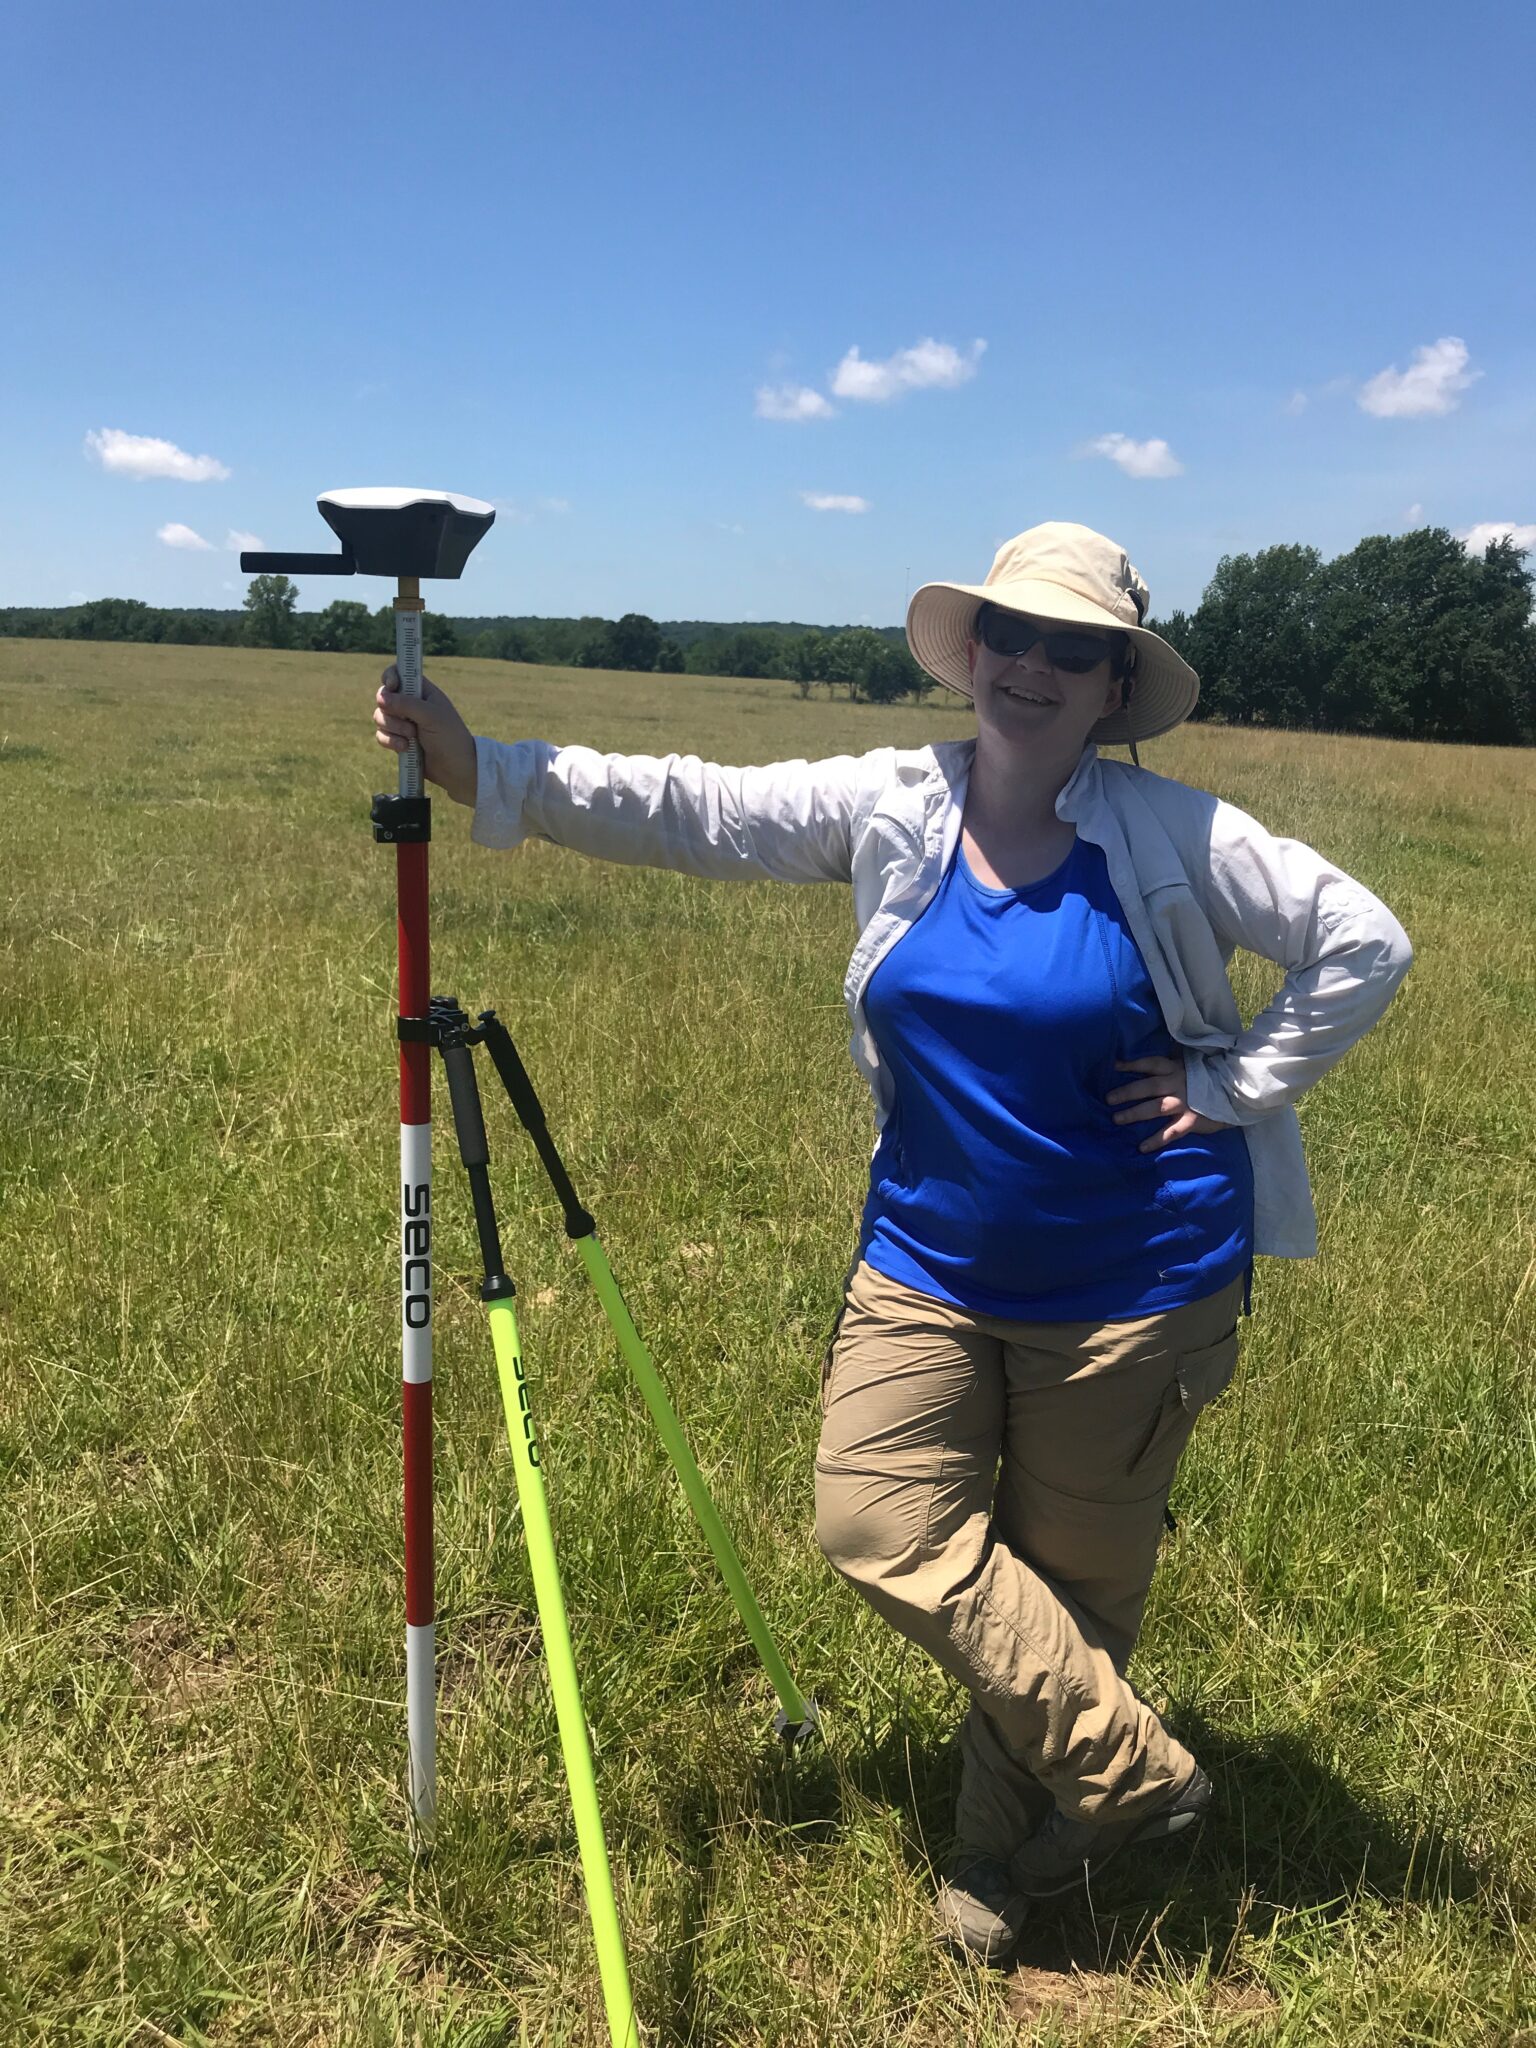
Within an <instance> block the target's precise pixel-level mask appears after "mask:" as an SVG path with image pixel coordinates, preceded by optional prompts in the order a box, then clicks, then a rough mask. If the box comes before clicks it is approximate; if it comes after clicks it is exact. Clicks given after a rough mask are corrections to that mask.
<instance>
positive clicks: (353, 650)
mask: <svg viewBox="0 0 1536 2048" xmlns="http://www.w3.org/2000/svg"><path fill="white" fill-rule="evenodd" d="M372 637H373V619H372V616H371V614H370V613H369V610H368V607H367V605H365V604H360V603H359V602H358V601H357V599H356V598H351V597H339V598H337V599H336V601H335V603H334V604H328V605H327V606H326V608H325V610H324V611H323V612H321V613H320V615H319V617H318V618H317V619H316V620H315V622H314V624H313V626H311V628H310V635H309V644H310V646H311V647H313V648H314V649H315V650H316V652H317V653H320V654H367V653H368V652H369V651H370V642H371V640H372Z"/></svg>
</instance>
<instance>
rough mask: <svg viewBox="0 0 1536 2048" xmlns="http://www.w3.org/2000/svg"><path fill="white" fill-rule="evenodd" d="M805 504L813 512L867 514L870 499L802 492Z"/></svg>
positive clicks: (829, 492)
mask: <svg viewBox="0 0 1536 2048" xmlns="http://www.w3.org/2000/svg"><path fill="white" fill-rule="evenodd" d="M800 496H801V498H802V499H803V500H804V502H805V503H806V504H807V505H809V506H810V508H811V510H812V511H813V512H867V511H868V510H869V500H868V498H853V497H848V496H846V495H844V494H841V493H839V492H836V491H802V492H801V493H800Z"/></svg>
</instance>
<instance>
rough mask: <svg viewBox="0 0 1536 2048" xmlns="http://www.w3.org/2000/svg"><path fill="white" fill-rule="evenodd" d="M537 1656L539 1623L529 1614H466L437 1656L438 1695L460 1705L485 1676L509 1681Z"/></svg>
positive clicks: (505, 1681) (483, 1682)
mask: <svg viewBox="0 0 1536 2048" xmlns="http://www.w3.org/2000/svg"><path fill="white" fill-rule="evenodd" d="M445 1633H446V1632H445ZM539 1655H540V1637H539V1630H538V1624H537V1623H536V1622H535V1620H534V1619H533V1617H532V1615H527V1614H522V1613H518V1612H513V1611H508V1612H504V1613H503V1612H493V1613H489V1614H473V1615H466V1616H465V1617H464V1619H463V1620H462V1621H456V1622H455V1623H454V1625H453V1632H452V1634H451V1636H449V1638H448V1643H447V1647H446V1648H445V1650H444V1652H443V1654H442V1656H441V1657H440V1658H439V1659H438V1665H437V1690H438V1698H439V1699H440V1700H441V1701H442V1702H443V1703H444V1704H445V1705H447V1704H449V1703H450V1702H452V1703H453V1704H462V1703H463V1700H464V1696H465V1695H466V1694H467V1693H469V1692H472V1691H473V1690H474V1689H475V1688H477V1687H483V1686H484V1685H485V1682H486V1680H487V1679H488V1678H494V1679H497V1680H499V1681H501V1682H502V1683H503V1684H511V1683H512V1682H513V1681H514V1680H515V1679H516V1677H517V1675H518V1674H519V1672H521V1671H522V1670H524V1669H525V1667H526V1666H527V1665H528V1664H529V1662H530V1661H531V1660H536V1659H537V1658H538V1657H539Z"/></svg>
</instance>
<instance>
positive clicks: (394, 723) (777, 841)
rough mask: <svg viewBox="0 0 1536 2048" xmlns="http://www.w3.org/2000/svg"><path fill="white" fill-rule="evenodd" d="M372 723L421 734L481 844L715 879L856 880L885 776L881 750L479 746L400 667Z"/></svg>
mask: <svg viewBox="0 0 1536 2048" xmlns="http://www.w3.org/2000/svg"><path fill="white" fill-rule="evenodd" d="M374 725H375V727H376V729H377V733H378V737H379V739H380V741H381V743H382V744H383V745H385V746H388V747H390V748H392V749H393V750H395V751H398V750H399V749H400V747H402V746H404V745H407V744H409V741H410V738H411V737H412V736H413V735H414V736H415V737H416V738H417V739H418V741H419V743H420V745H421V747H422V751H423V757H424V761H425V768H426V774H427V777H428V779H429V780H430V781H432V782H435V783H437V784H438V785H439V787H441V788H442V789H444V790H445V791H446V792H447V794H448V795H449V796H451V797H452V798H453V799H454V800H455V801H456V802H458V803H466V804H468V803H472V804H473V805H474V810H475V816H474V823H473V826H472V828H471V830H472V836H473V837H474V839H475V840H476V841H477V843H478V844H480V845H482V846H494V847H511V846H517V845H519V844H520V843H521V842H522V841H523V840H524V839H545V840H549V841H551V842H552V843H553V844H554V845H556V846H568V847H570V848H572V849H573V850H574V851H576V852H578V853H584V854H588V855H590V856H591V857H593V858H594V859H598V860H609V861H618V862H621V863H623V864H624V865H626V866H631V867H659V868H669V869H672V870H674V871H675V872H678V873H682V874H690V875H701V876H706V877H710V878H713V879H718V880H750V879H766V880H773V881H786V882H847V881H849V880H850V879H851V876H852V848H853V834H854V826H855V819H856V816H857V815H858V813H859V811H860V808H861V806H865V805H867V803H868V802H869V801H870V799H871V797H872V794H873V792H874V790H875V789H876V788H877V787H878V785H879V783H880V781H881V779H882V777H881V774H880V772H879V771H880V765H881V757H880V756H878V755H877V756H868V755H866V756H863V757H857V756H853V755H838V756H836V757H834V758H832V759H830V760H824V761H815V762H810V761H779V762H775V763H773V764H771V765H769V766H766V767H755V768H728V767H721V766H718V765H717V764H715V763H713V762H708V761H701V760H699V759H697V758H696V757H695V756H693V755H681V754H669V755H667V756H665V757H663V758H655V757H652V756H650V755H644V754H603V753H599V752H597V751H596V750H595V749H594V748H591V747H556V746H552V745H550V744H549V742H547V741H545V740H521V741H518V742H516V743H514V744H511V745H508V744H506V743H504V742H502V741H500V740H492V739H486V738H483V737H480V738H476V737H472V736H471V735H470V733H469V730H468V727H467V726H465V724H464V722H463V720H462V719H461V718H460V717H459V714H458V712H457V711H456V710H455V709H454V707H453V705H452V703H451V701H450V700H449V698H448V697H447V695H446V694H445V693H444V692H443V691H442V690H440V689H438V688H437V686H436V685H435V684H431V683H427V684H425V686H424V691H423V695H422V697H421V698H420V699H413V698H404V697H401V696H400V694H399V690H398V684H397V682H396V679H395V671H394V669H393V668H392V667H391V668H389V669H386V671H385V674H384V683H383V687H381V689H380V691H379V694H378V702H377V707H376V709H375V712H374ZM889 753H890V750H889V749H886V750H885V756H886V758H887V760H888V758H889Z"/></svg>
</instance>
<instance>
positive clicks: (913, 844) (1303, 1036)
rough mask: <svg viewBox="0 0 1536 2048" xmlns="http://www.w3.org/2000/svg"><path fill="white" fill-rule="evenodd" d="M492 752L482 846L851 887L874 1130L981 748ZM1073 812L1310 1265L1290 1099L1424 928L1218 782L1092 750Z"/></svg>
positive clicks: (851, 996) (1348, 1041)
mask: <svg viewBox="0 0 1536 2048" xmlns="http://www.w3.org/2000/svg"><path fill="white" fill-rule="evenodd" d="M475 748H476V756H477V765H478V775H479V780H478V789H477V796H476V803H475V815H474V823H473V827H472V836H473V837H474V839H475V840H476V841H477V842H478V843H479V844H481V845H482V846H496V847H510V846H516V845H517V844H518V843H519V842H520V841H521V840H523V839H526V838H530V837H532V838H538V839H546V840H550V841H552V842H553V843H554V844H555V845H557V846H568V847H572V848H574V849H575V850H576V851H577V852H579V853H585V854H590V855H593V856H595V857H596V858H598V859H601V860H611V861H619V862H623V863H625V864H627V865H629V866H636V867H658V868H669V869H672V870H675V871H677V872H680V873H683V874H690V875H700V876H704V877H707V878H710V879H715V880H728V879H738V880H742V879H745V880H752V879H766V880H774V881H784V882H843V883H849V884H851V885H852V889H853V907H854V915H855V918H856V920H857V923H858V928H859V936H858V940H857V942H856V944H855V946H854V949H853V957H852V959H851V960H850V962H849V965H848V973H847V977H846V980H845V982H844V991H843V992H844V996H845V998H846V1000H847V1004H848V1014H849V1019H850V1023H851V1025H852V1043H851V1051H852V1054H853V1060H854V1064H855V1065H856V1066H857V1067H858V1069H859V1071H860V1072H861V1073H862V1074H863V1076H864V1078H865V1080H866V1081H867V1082H868V1084H869V1087H870V1091H871V1094H872V1095H873V1097H874V1106H875V1123H876V1128H877V1130H878V1128H879V1127H880V1126H881V1125H882V1124H883V1123H884V1121H885V1118H886V1116H887V1115H888V1114H889V1112H890V1108H891V1101H892V1094H891V1082H890V1076H889V1073H888V1072H887V1070H886V1068H885V1067H884V1065H883V1063H882V1061H881V1058H880V1053H879V1048H878V1047H877V1046H876V1044H875V1041H874V1037H873V1035H872V1033H871V1031H870V1028H869V1022H868V1018H867V1017H866V1015H865V1011H864V991H865V989H866V988H867V987H868V984H869V978H870V976H871V974H872V973H873V972H874V970H875V968H876V967H877V966H878V965H879V963H880V961H881V960H882V959H883V958H884V957H885V955H886V954H887V953H888V952H889V951H890V949H891V947H892V946H893V945H895V943H896V941H897V940H898V939H899V938H900V937H901V936H902V934H903V933H904V932H905V931H907V930H908V929H909V928H910V927H911V926H912V924H913V923H915V921H916V920H917V919H918V918H919V917H920V916H921V915H922V913H923V911H924V909H925V908H926V907H927V905H928V904H929V902H931V900H932V898H933V895H934V892H935V891H936V890H937V888H938V885H939V881H940V878H941V877H942V875H943V873H944V870H945V868H946V866H947V865H948V863H949V861H950V860H951V859H952V858H953V856H954V851H955V847H956V844H957V842H958V840H959V837H960V822H961V815H962V812H963V810H964V805H965V791H966V784H967V781H968V778H969V775H970V770H971V763H972V760H973V759H974V756H975V742H974V741H973V740H955V741H946V742H943V743H941V744H939V745H936V746H930V747H916V748H895V747H879V748H876V749H875V750H874V752H872V753H868V754H863V755H858V756H853V755H839V756H837V757H835V758H833V759H830V760H825V761H814V762H808V761H779V762H775V763H773V764H772V765H771V766H767V767H759V768H726V767H719V766H716V765H714V764H712V763H710V762H706V761H700V760H698V759H696V758H694V757H693V756H691V755H687V756H685V755H677V754H673V755H669V756H667V757H666V758H665V759H653V758H651V757H649V756H645V755H622V754H600V753H597V752H595V751H594V750H593V749H591V748H589V747H554V746H551V745H549V744H548V743H547V742H546V741H543V740H525V741H522V742H519V743H518V744H516V745H512V746H508V745H505V744H503V743H502V742H500V741H497V740H489V739H483V738H481V739H477V740H476V742H475ZM1056 814H1057V816H1058V817H1059V818H1062V819H1064V820H1067V821H1069V822H1070V823H1072V824H1073V825H1075V826H1076V828H1077V831H1078V832H1079V833H1080V834H1081V836H1082V837H1083V838H1084V839H1089V840H1092V841H1093V843H1094V844H1095V845H1097V846H1100V847H1102V848H1103V851H1104V856H1105V861H1106V863H1107V866H1108V869H1109V877H1110V881H1111V882H1112V883H1113V885H1114V889H1115V893H1116V895H1117V896H1118V898H1119V900H1120V903H1121V905H1122V906H1123V908H1124V911H1125V915H1126V919H1127V922H1128V923H1129V925H1130V928H1131V932H1132V934H1133V936H1134V937H1135V940H1136V943H1137V945H1138V946H1139V947H1140V949H1141V953H1142V957H1143V959H1144V960H1145V961H1146V965H1147V972H1148V974H1149V975H1150V977H1151V980H1152V986H1153V988H1154V989H1155V990H1156V993H1157V998H1158V1002H1159V1004H1160V1006H1161V1008H1162V1012H1163V1018H1164V1021H1165V1022H1166V1024H1167V1026H1168V1030H1169V1032H1170V1033H1171V1035H1172V1036H1173V1038H1174V1039H1175V1040H1176V1041H1177V1042H1178V1044H1179V1045H1180V1046H1181V1047H1182V1048H1183V1052H1184V1065H1185V1075H1186V1091H1185V1099H1186V1100H1187V1102H1188V1103H1189V1106H1190V1108H1191V1109H1193V1110H1196V1111H1198V1112H1199V1114H1201V1115H1202V1116H1207V1117H1210V1118H1212V1119H1214V1120H1215V1121H1216V1122H1219V1123H1225V1124H1240V1125H1241V1126H1242V1127H1243V1130H1244V1133H1245V1136H1246V1138H1247V1141H1248V1150H1249V1155H1250V1157H1251V1159H1252V1161H1253V1177H1254V1248H1255V1250H1256V1251H1258V1252H1260V1253H1268V1254H1270V1255H1273V1256H1277V1257H1281V1258H1309V1257H1310V1256H1311V1255H1312V1254H1313V1253H1314V1252H1315V1251H1316V1249H1317V1219H1316V1215H1315V1212H1314V1210H1313V1206H1312V1192H1311V1186H1310V1183H1309V1181H1308V1177H1307V1167H1306V1159H1305V1156H1304V1154H1303V1151H1302V1144H1301V1129H1300V1125H1299V1124H1298V1122H1297V1119H1296V1111H1295V1108H1294V1104H1295V1102H1296V1100H1297V1098H1298V1097H1299V1096H1300V1095H1302V1094H1303V1093H1304V1092H1305V1091H1306V1090H1307V1089H1308V1088H1310V1087H1311V1086H1312V1084H1313V1083H1314V1082H1315V1081H1318V1080H1320V1079H1321V1078H1322V1076H1323V1075H1324V1074H1325V1073H1327V1071H1328V1069H1329V1068H1330V1067H1331V1066H1333V1065H1334V1064H1335V1062H1336V1061H1338V1060H1339V1059H1341V1058H1342V1057H1343V1055H1344V1054H1345V1053H1346V1052H1347V1051H1348V1050H1349V1048H1350V1047H1351V1046H1352V1045H1353V1044H1355V1042H1356V1041H1357V1040H1358V1039H1360V1038H1362V1037H1363V1036H1364V1035H1365V1033H1366V1032H1367V1031H1368V1030H1369V1029H1370V1028H1371V1026H1372V1025H1373V1024H1374V1023H1375V1022H1376V1021H1377V1019H1378V1018H1379V1017H1380V1016H1381V1014H1382V1012H1383V1011H1384V1010H1385V1009H1386V1006H1387V1004H1388V1002H1389V1001H1390V1000H1391V998H1392V994H1393V991H1394V990H1395V989H1396V987H1397V985H1398V983H1399V982H1400V981H1401V980H1402V978H1403V976H1404V975H1405V974H1406V973H1407V971H1408V967H1409V963H1410V961H1411V959H1412V957H1413V949H1412V947H1411V946H1410V944H1409V941H1408V935H1407V933H1406V932H1405V931H1404V930H1403V928H1402V926H1401V925H1400V924H1399V923H1398V921H1397V919H1396V918H1395V917H1394V916H1393V915H1392V913H1391V911H1390V910H1388V908H1387V907H1386V905H1385V904H1384V903H1382V902H1381V901H1380V900H1379V899H1378V898H1377V897H1375V896H1373V895H1372V894H1371V892H1370V890H1369V889H1367V888H1365V887H1364V886H1363V885H1362V884H1361V883H1359V882H1357V881H1355V880H1353V879H1352V877H1350V876H1349V875H1346V874H1345V873H1343V871H1342V870H1341V869H1339V868H1336V867H1335V866H1334V865H1333V864H1332V862H1330V861H1327V860H1324V859H1323V857H1322V855H1321V854H1319V853H1315V852H1314V851H1313V849H1312V848H1311V847H1309V846H1305V845H1303V844H1302V843H1301V841H1300V840H1296V839H1277V838H1275V837H1274V836H1273V835H1272V834H1271V833H1269V832H1267V831H1266V830H1265V829H1264V827H1263V826H1262V825H1260V824H1259V823H1258V822H1257V821H1256V820H1255V819H1253V818H1250V817H1249V816H1248V815H1247V813H1246V812H1244V811H1240V810H1238V809H1237V808H1236V807H1235V806H1234V805H1232V804H1229V803H1224V802H1223V801H1222V800H1221V799H1220V798H1219V797H1215V796H1212V795H1210V794H1209V793H1208V792H1207V791H1205V790H1202V789H1193V788H1190V787H1189V786H1188V785H1187V784H1185V783H1182V782H1175V781H1172V780H1170V779H1169V778H1168V777H1166V776H1162V775H1154V774H1152V773H1151V772H1150V770H1148V769H1145V768H1136V767H1132V766H1130V765H1129V764H1128V763H1125V762H1121V761H1115V760H1101V759H1100V758H1099V754H1098V749H1097V748H1096V747H1094V746H1092V745H1089V746H1087V747H1085V748H1084V749H1083V754H1082V758H1081V760H1080V761H1079V762H1078V765H1077V767H1076V769H1075V770H1074V771H1073V773H1072V776H1071V778H1070V779H1069V780H1068V782H1067V783H1066V784H1065V786H1064V787H1063V788H1062V790H1061V791H1060V793H1059V794H1058V796H1057V799H1056ZM1239 946H1242V947H1245V948H1247V950H1248V951H1250V952H1253V953H1257V954H1259V955H1261V956H1262V957H1263V958H1264V959H1266V960H1271V961H1273V962H1274V963H1275V964H1276V965H1277V966H1279V967H1281V968H1283V969H1284V972H1285V981H1284V984H1283V986H1282V987H1281V988H1280V990H1279V991H1278V993H1277V994H1276V996H1275V998H1274V1000H1273V1001H1272V1002H1271V1003H1269V1004H1268V1005H1267V1007H1266V1008H1265V1009H1264V1010H1263V1011H1262V1012H1261V1013H1260V1014H1259V1015H1258V1016H1256V1017H1255V1018H1254V1020H1253V1022H1252V1023H1251V1024H1250V1025H1249V1026H1248V1027H1247V1029H1246V1030H1245V1029H1244V1027H1243V1022H1242V1017H1241V1014H1240V1012H1239V1010H1238V1007H1237V1003H1236V1000H1235V998H1234V996H1233V994H1232V986H1231V983H1230V981H1229V980H1228V978H1227V962H1228V961H1229V960H1230V959H1231V957H1232V954H1233V952H1234V950H1235V949H1236V948H1237V947H1239Z"/></svg>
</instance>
